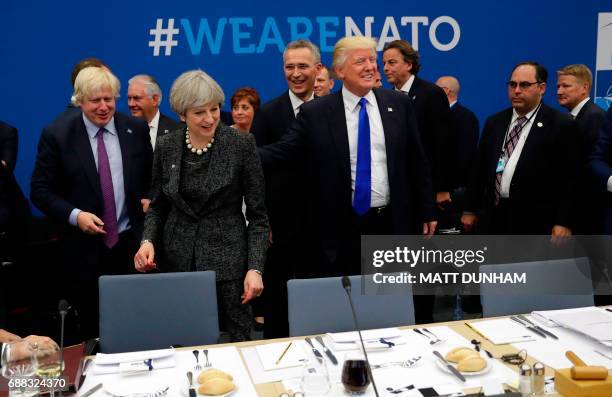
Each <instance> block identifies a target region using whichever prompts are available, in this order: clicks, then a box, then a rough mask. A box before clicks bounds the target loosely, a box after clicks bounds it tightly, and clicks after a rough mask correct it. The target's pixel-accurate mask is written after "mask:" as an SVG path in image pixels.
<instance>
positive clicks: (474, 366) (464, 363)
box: [457, 356, 487, 372]
mask: <svg viewBox="0 0 612 397" xmlns="http://www.w3.org/2000/svg"><path fill="white" fill-rule="evenodd" d="M486 367H487V361H486V360H485V359H484V358H482V357H480V356H469V357H466V358H464V359H463V360H461V361H459V364H457V369H458V370H459V371H461V372H478V371H482V370H483V369H485V368H486Z"/></svg>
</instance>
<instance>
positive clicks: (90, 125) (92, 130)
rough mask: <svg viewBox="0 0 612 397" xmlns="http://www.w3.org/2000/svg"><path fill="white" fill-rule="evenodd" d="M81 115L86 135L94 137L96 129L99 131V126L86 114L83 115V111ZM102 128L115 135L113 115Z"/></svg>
mask: <svg viewBox="0 0 612 397" xmlns="http://www.w3.org/2000/svg"><path fill="white" fill-rule="evenodd" d="M82 116H83V122H84V123H85V129H86V130H87V135H89V137H90V138H95V136H96V134H97V133H98V131H100V127H98V126H97V125H95V124H94V123H92V122H91V121H90V120H89V119H88V118H87V116H85V113H83V114H82ZM104 129H105V130H106V131H108V132H110V133H111V134H113V135H117V130H116V129H115V116H113V117H112V118H111V119H110V121H109V122H108V124H106V125H105V126H104Z"/></svg>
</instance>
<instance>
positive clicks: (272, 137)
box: [251, 91, 303, 244]
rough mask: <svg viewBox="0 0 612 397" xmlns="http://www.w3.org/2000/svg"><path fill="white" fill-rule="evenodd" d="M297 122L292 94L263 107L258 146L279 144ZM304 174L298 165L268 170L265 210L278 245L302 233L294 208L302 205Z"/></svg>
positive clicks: (256, 127)
mask: <svg viewBox="0 0 612 397" xmlns="http://www.w3.org/2000/svg"><path fill="white" fill-rule="evenodd" d="M294 120H295V114H294V112H293V106H292V105H291V100H290V99H289V91H286V92H285V93H284V94H282V95H281V96H279V97H277V98H275V99H273V100H271V101H270V102H267V103H266V104H264V105H263V106H262V107H261V108H260V109H259V110H258V111H257V114H256V115H255V119H254V120H253V126H252V127H251V133H252V134H253V136H255V140H256V141H257V146H264V145H269V144H271V143H274V142H277V141H279V140H280V139H281V138H282V137H283V136H284V135H285V134H286V133H287V131H288V130H289V126H290V125H291V123H293V121H294ZM301 175H303V171H302V170H301V169H300V165H299V164H291V165H289V166H287V167H284V168H282V169H274V170H265V176H266V207H267V208H268V216H269V217H270V227H271V229H272V235H273V239H274V243H275V244H277V243H287V242H289V241H292V240H294V239H295V238H296V236H297V234H298V233H299V231H300V228H301V225H302V219H300V218H299V216H298V214H296V211H295V208H296V207H300V206H302V193H301V191H300V180H301V179H302V176H301Z"/></svg>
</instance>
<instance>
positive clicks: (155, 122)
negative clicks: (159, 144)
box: [149, 110, 159, 150]
mask: <svg viewBox="0 0 612 397" xmlns="http://www.w3.org/2000/svg"><path fill="white" fill-rule="evenodd" d="M158 127H159V110H157V113H155V117H153V119H152V120H151V121H150V122H149V135H150V136H151V146H152V147H153V150H155V141H156V140H157V130H158Z"/></svg>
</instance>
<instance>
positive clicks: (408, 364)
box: [372, 356, 421, 369]
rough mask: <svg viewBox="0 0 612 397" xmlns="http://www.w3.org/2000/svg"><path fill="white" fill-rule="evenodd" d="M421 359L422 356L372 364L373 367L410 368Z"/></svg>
mask: <svg viewBox="0 0 612 397" xmlns="http://www.w3.org/2000/svg"><path fill="white" fill-rule="evenodd" d="M420 359H421V356H417V357H413V358H410V359H408V360H406V361H392V362H389V363H383V364H375V365H372V369H379V368H386V367H402V368H410V367H413V366H415V365H416V363H417V362H418V361H419V360H420Z"/></svg>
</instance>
